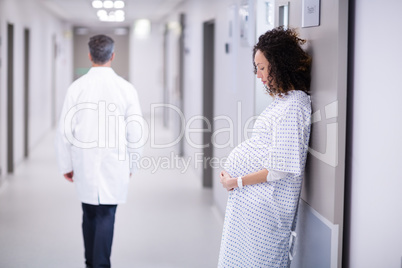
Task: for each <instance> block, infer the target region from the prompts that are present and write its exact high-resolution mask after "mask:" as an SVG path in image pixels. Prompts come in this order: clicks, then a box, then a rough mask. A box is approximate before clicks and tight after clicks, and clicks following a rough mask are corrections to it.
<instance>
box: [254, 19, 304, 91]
mask: <svg viewBox="0 0 402 268" xmlns="http://www.w3.org/2000/svg"><path fill="white" fill-rule="evenodd" d="M305 42H306V40H303V39H300V38H299V37H298V34H297V32H296V30H294V29H284V28H283V27H277V28H274V29H273V30H270V31H268V32H266V33H265V34H263V35H261V36H260V37H259V39H258V43H257V44H256V45H255V46H254V49H253V59H254V56H255V53H256V52H257V51H258V50H259V51H261V52H262V53H263V54H264V56H265V58H266V59H267V60H268V62H269V65H270V68H269V70H268V72H269V73H268V87H267V92H268V93H269V94H270V95H282V94H285V95H286V94H287V92H288V91H290V90H294V89H296V90H302V91H304V92H306V93H307V94H308V93H309V88H310V80H311V78H310V69H311V57H310V55H309V54H308V53H307V52H305V51H304V50H303V49H302V48H301V45H303V44H304V43H305ZM253 65H254V72H255V73H257V66H256V65H255V63H254V60H253Z"/></svg>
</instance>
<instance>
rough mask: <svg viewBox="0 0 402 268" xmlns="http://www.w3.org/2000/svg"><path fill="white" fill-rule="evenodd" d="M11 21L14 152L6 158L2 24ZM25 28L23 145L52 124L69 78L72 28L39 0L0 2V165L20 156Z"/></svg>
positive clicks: (36, 139) (38, 137)
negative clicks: (26, 80)
mask: <svg viewBox="0 0 402 268" xmlns="http://www.w3.org/2000/svg"><path fill="white" fill-rule="evenodd" d="M8 24H12V25H13V26H14V69H13V70H14V77H13V82H14V92H13V95H14V98H13V99H14V109H13V110H14V118H13V121H14V131H13V132H14V138H13V140H14V144H13V150H14V157H13V159H7V150H6V148H7V147H6V144H7V125H6V122H7V74H8V70H7V57H6V55H7V25H8ZM25 29H29V32H30V47H29V51H30V53H29V54H30V59H29V85H28V88H29V112H28V117H29V118H28V122H29V126H28V129H29V131H28V133H29V137H28V146H29V149H30V150H31V149H33V148H34V147H35V145H36V144H37V143H38V142H39V141H40V140H41V139H42V138H43V137H44V136H45V135H46V134H47V133H49V131H50V130H51V129H52V127H53V124H54V121H55V119H56V118H57V113H58V111H59V110H60V106H61V103H62V100H63V98H64V92H65V90H66V88H67V86H68V85H69V84H70V83H71V81H72V65H71V62H72V60H71V57H72V42H71V41H72V39H71V31H70V29H71V27H70V25H69V24H67V23H64V22H62V21H61V20H60V19H57V18H56V17H55V16H53V15H52V14H51V13H50V11H48V10H47V9H46V8H45V7H43V6H42V4H41V3H40V2H39V1H36V0H35V1H24V3H23V4H22V3H21V2H20V1H12V0H3V1H0V36H1V47H0V57H1V67H0V167H1V168H2V170H3V172H2V175H5V173H6V170H5V167H6V166H7V161H12V163H13V165H14V166H17V165H18V164H19V163H20V162H21V161H22V160H23V158H24V127H23V126H24V112H23V111H24V30H25ZM0 180H1V179H0Z"/></svg>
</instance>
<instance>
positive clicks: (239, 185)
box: [237, 176, 243, 189]
mask: <svg viewBox="0 0 402 268" xmlns="http://www.w3.org/2000/svg"><path fill="white" fill-rule="evenodd" d="M237 186H238V187H239V189H243V180H242V178H241V176H240V177H238V178H237Z"/></svg>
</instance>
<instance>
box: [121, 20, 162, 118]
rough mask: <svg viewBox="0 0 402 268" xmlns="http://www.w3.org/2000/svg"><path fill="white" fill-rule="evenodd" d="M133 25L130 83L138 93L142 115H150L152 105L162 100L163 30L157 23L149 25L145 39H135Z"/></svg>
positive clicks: (131, 33)
mask: <svg viewBox="0 0 402 268" xmlns="http://www.w3.org/2000/svg"><path fill="white" fill-rule="evenodd" d="M134 29H135V27H134V25H133V27H132V29H131V32H130V46H129V48H130V61H129V62H130V63H129V64H130V74H129V79H130V82H131V83H133V85H134V87H135V88H136V90H137V91H138V96H139V99H140V102H141V109H142V112H143V113H144V115H149V114H150V107H151V104H153V103H162V99H163V54H162V52H163V46H162V44H163V29H162V26H161V25H159V24H158V23H153V24H152V25H151V33H150V35H149V36H147V37H136V36H135V35H134Z"/></svg>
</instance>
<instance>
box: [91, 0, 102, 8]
mask: <svg viewBox="0 0 402 268" xmlns="http://www.w3.org/2000/svg"><path fill="white" fill-rule="evenodd" d="M92 7H93V8H102V7H103V3H102V1H100V0H94V1H92Z"/></svg>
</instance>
